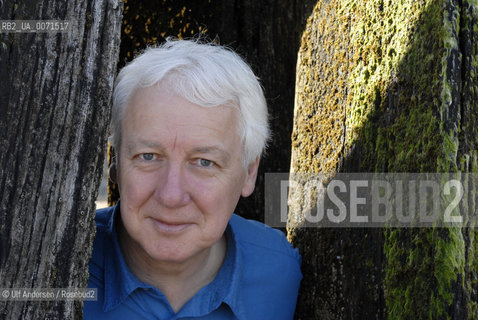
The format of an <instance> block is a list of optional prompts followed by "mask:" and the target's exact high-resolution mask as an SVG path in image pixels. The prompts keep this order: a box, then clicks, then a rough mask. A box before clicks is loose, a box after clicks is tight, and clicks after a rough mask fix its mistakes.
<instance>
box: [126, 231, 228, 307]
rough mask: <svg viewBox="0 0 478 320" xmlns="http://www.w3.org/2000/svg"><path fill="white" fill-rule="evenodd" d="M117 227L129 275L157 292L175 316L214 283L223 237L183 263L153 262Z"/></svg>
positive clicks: (221, 257) (222, 253) (224, 243)
mask: <svg viewBox="0 0 478 320" xmlns="http://www.w3.org/2000/svg"><path fill="white" fill-rule="evenodd" d="M118 227H119V228H118V238H119V239H118V240H119V243H120V247H121V251H122V253H123V256H124V259H125V261H126V264H127V265H128V267H129V268H130V270H131V272H132V273H133V274H134V275H135V276H136V277H137V278H138V279H139V280H140V281H142V282H144V283H147V284H150V285H152V286H154V287H156V288H158V289H159V290H161V292H162V293H163V294H164V295H165V296H166V298H167V299H168V301H169V303H170V304H171V307H172V308H173V310H174V312H175V313H177V312H178V311H179V310H180V309H181V307H182V306H183V305H184V304H185V303H186V302H187V301H189V299H191V298H192V297H193V296H194V295H195V294H196V293H197V292H198V291H199V290H200V289H201V288H202V287H204V286H205V285H207V284H208V283H210V282H211V281H212V280H214V278H215V277H216V275H217V273H218V272H219V270H220V269H221V266H222V263H223V261H224V258H225V256H226V250H227V241H226V236H225V235H223V236H222V237H221V239H219V241H218V242H216V243H215V244H214V245H213V246H212V247H211V248H209V249H206V250H203V251H201V252H199V253H198V254H196V255H195V256H193V257H191V258H189V259H188V260H187V261H183V262H180V263H179V262H169V261H157V260H154V259H152V258H151V257H150V256H148V255H147V254H146V252H144V250H143V249H142V248H141V247H140V246H139V245H138V243H137V242H136V241H134V239H132V238H131V237H130V236H129V235H128V233H127V232H126V230H125V229H124V227H123V225H122V223H121V222H120V223H118Z"/></svg>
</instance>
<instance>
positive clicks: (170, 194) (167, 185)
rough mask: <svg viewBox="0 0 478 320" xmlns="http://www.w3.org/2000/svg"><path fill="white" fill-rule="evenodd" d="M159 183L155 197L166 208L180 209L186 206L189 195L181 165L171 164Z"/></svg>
mask: <svg viewBox="0 0 478 320" xmlns="http://www.w3.org/2000/svg"><path fill="white" fill-rule="evenodd" d="M164 170H166V171H165V172H164V174H163V175H162V177H161V180H162V181H161V182H160V183H158V185H157V188H156V191H155V197H156V198H157V199H158V200H159V202H160V203H161V204H162V205H163V206H164V207H166V208H178V207H182V206H184V205H186V204H187V203H188V201H189V199H190V198H189V194H188V192H186V189H185V183H184V182H185V178H184V172H183V170H182V169H181V167H180V166H179V165H175V164H169V165H168V166H167V167H166V168H164Z"/></svg>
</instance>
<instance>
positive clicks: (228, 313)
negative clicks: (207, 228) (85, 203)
mask: <svg viewBox="0 0 478 320" xmlns="http://www.w3.org/2000/svg"><path fill="white" fill-rule="evenodd" d="M119 214H120V212H119V206H116V207H110V208H105V209H100V210H98V211H97V212H96V219H95V220H96V230H97V231H96V237H95V241H94V244H93V254H92V257H91V259H90V261H89V272H90V278H89V282H88V287H89V288H97V289H98V300H97V301H86V302H85V306H84V310H83V312H84V318H85V319H115V320H117V319H161V320H169V319H171V320H173V319H241V320H242V319H246V320H254V319H260V320H266V319H274V320H276V319H293V315H294V310H295V305H296V301H297V293H298V290H299V283H300V280H301V279H302V273H301V271H300V263H301V257H300V255H299V253H298V251H297V249H293V248H292V246H291V245H290V244H289V242H288V241H287V239H286V238H285V236H284V235H283V233H282V232H280V231H278V230H275V229H272V228H269V227H267V226H266V225H264V224H262V223H259V222H256V221H252V220H246V219H243V218H241V217H239V216H237V215H233V216H232V218H231V219H230V221H229V224H228V226H227V229H226V237H227V252H226V257H225V259H224V262H223V265H222V266H221V269H220V270H219V272H218V274H217V275H216V278H215V279H214V280H213V281H212V282H211V283H209V284H208V285H206V286H205V287H203V288H202V289H201V290H200V291H199V292H198V293H196V295H195V296H194V297H192V298H191V299H190V300H189V301H188V302H187V303H186V304H185V305H184V306H183V307H182V308H181V309H180V310H179V311H178V313H176V314H175V313H174V311H173V309H172V308H171V306H170V304H169V302H168V300H167V299H166V297H165V296H164V294H163V293H162V292H161V291H160V290H158V289H157V288H155V287H153V286H151V285H148V284H146V283H143V282H141V281H140V280H138V278H136V276H134V275H133V274H132V273H131V271H130V270H129V268H128V266H127V265H126V262H125V260H124V258H123V254H122V252H121V249H120V246H119V243H118V239H117V233H116V230H115V219H117V217H119Z"/></svg>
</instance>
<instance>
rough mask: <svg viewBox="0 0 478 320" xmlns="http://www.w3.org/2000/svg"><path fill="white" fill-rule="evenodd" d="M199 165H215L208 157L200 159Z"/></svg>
mask: <svg viewBox="0 0 478 320" xmlns="http://www.w3.org/2000/svg"><path fill="white" fill-rule="evenodd" d="M199 165H200V166H201V167H210V166H212V165H213V162H212V161H211V160H207V159H199Z"/></svg>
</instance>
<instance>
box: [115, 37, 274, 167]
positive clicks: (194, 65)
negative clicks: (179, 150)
mask: <svg viewBox="0 0 478 320" xmlns="http://www.w3.org/2000/svg"><path fill="white" fill-rule="evenodd" d="M161 82H163V83H165V82H166V83H168V84H172V85H170V86H169V87H171V89H172V90H174V92H175V93H176V94H178V95H179V96H181V97H183V98H185V99H187V100H188V101H190V102H192V103H195V104H198V105H200V106H203V107H214V106H219V105H227V106H232V107H234V108H237V109H238V110H239V114H240V119H239V135H240V136H241V139H242V143H243V147H244V164H245V166H247V165H248V164H250V163H252V162H254V161H255V159H256V158H257V157H260V156H261V154H262V152H263V150H264V149H265V147H266V144H267V141H268V139H269V136H270V131H269V125H268V113H267V105H266V100H265V98H264V93H263V91H262V87H261V85H260V84H259V81H258V79H257V78H256V76H255V75H254V73H253V72H252V70H251V68H250V67H249V65H247V63H245V62H244V60H243V59H242V58H241V57H240V56H239V55H238V54H236V53H234V52H233V51H232V50H230V49H228V48H226V47H223V46H220V45H217V44H214V43H201V42H200V41H199V40H174V39H171V38H169V39H167V40H166V42H165V43H164V44H162V45H160V46H158V47H155V48H153V47H150V48H148V49H146V50H145V51H144V52H143V53H142V54H141V55H139V56H138V57H136V58H135V59H134V60H133V61H131V62H130V63H129V64H128V65H126V66H125V67H124V68H123V69H122V70H121V72H120V73H119V75H118V78H117V79H116V85H115V89H114V93H113V114H112V119H111V137H110V139H111V140H110V141H111V143H112V145H113V147H114V148H115V150H116V152H118V151H119V147H120V142H121V121H122V119H123V116H124V114H125V110H126V108H127V106H128V103H129V101H130V99H131V98H132V97H133V95H134V93H135V92H136V90H138V89H140V88H147V87H151V86H153V85H158V84H159V83H161Z"/></svg>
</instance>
